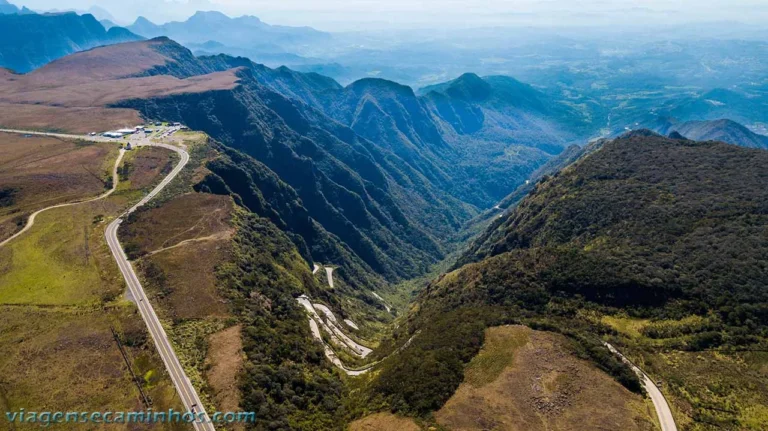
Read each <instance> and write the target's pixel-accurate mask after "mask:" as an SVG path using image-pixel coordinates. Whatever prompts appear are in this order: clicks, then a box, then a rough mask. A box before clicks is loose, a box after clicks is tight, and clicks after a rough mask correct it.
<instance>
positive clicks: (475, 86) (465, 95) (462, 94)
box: [445, 73, 493, 101]
mask: <svg viewBox="0 0 768 431" xmlns="http://www.w3.org/2000/svg"><path fill="white" fill-rule="evenodd" d="M492 92H493V89H492V88H491V85H490V84H488V83H487V82H486V81H485V80H483V78H481V77H479V76H477V75H476V74H474V73H465V74H463V75H461V76H460V77H458V78H456V79H454V80H453V81H452V82H451V83H450V85H449V86H448V88H446V89H445V94H447V95H449V96H451V97H454V98H456V99H461V100H466V101H483V100H486V99H488V98H489V97H490V96H491V93H492Z"/></svg>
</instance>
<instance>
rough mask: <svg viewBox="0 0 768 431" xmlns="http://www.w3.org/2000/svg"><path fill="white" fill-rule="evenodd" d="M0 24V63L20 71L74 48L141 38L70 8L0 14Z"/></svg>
mask: <svg viewBox="0 0 768 431" xmlns="http://www.w3.org/2000/svg"><path fill="white" fill-rule="evenodd" d="M0 6H1V5H0ZM0 28H2V29H3V31H2V32H0V67H5V68H8V69H11V70H14V71H16V72H20V73H24V72H28V71H30V70H32V69H35V68H38V67H40V66H42V65H44V64H47V63H49V62H51V61H53V60H56V59H57V58H60V57H64V56H66V55H68V54H72V53H74V52H78V51H83V50H86V49H90V48H93V47H96V46H100V45H111V44H115V43H120V42H126V41H132V40H139V39H141V38H140V37H139V36H137V35H135V34H133V33H131V32H130V31H128V30H126V29H124V28H121V27H112V28H110V29H109V30H105V29H104V27H103V26H102V25H101V24H100V23H99V22H98V21H97V20H96V18H94V17H93V16H92V15H87V14H86V15H77V14H75V13H71V12H70V13H62V14H45V15H39V14H5V15H3V14H0Z"/></svg>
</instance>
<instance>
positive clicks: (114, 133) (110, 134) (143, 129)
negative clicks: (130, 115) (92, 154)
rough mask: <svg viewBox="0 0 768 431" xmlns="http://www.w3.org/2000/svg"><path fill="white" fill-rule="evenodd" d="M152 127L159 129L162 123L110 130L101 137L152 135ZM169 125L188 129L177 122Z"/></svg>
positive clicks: (94, 133)
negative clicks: (135, 134)
mask: <svg viewBox="0 0 768 431" xmlns="http://www.w3.org/2000/svg"><path fill="white" fill-rule="evenodd" d="M152 125H155V126H158V127H160V126H162V125H163V123H161V122H159V121H157V122H154V123H149V124H148V125H147V126H136V127H134V128H132V129H130V128H125V129H118V130H110V131H109V132H104V133H102V134H101V136H104V137H106V138H114V139H120V138H122V137H124V136H127V135H132V134H134V133H139V132H144V133H152V132H153V130H152V129H150V127H152ZM170 125H172V126H173V127H177V128H178V129H179V130H188V129H189V128H188V127H187V126H184V125H182V124H181V123H178V122H176V123H170ZM89 135H90V136H96V135H97V133H96V132H91V133H89Z"/></svg>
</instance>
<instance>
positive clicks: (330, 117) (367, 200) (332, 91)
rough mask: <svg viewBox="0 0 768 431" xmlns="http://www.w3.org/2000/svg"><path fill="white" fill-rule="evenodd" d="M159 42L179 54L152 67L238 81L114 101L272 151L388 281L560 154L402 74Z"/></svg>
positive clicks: (333, 229)
mask: <svg viewBox="0 0 768 431" xmlns="http://www.w3.org/2000/svg"><path fill="white" fill-rule="evenodd" d="M161 40H162V39H161ZM153 49H155V50H156V51H158V52H162V53H163V55H164V56H166V57H167V58H169V59H170V60H169V62H168V63H167V64H166V65H163V66H158V67H154V68H152V69H149V70H147V71H146V72H144V73H143V75H154V74H157V75H164V74H172V75H173V76H176V77H179V78H185V77H194V76H196V75H199V74H203V73H215V72H221V71H225V70H236V75H237V77H238V85H237V86H236V87H235V88H233V89H232V90H226V91H211V92H198V93H194V94H187V95H172V96H169V97H154V98H153V97H150V98H142V99H137V100H131V101H124V102H120V103H117V104H114V105H113V106H115V107H120V108H131V109H137V110H139V111H140V112H141V113H142V115H143V116H144V117H146V118H150V119H169V120H175V121H181V122H183V123H184V124H187V125H189V126H190V127H192V128H193V129H198V130H202V131H205V132H206V133H208V134H209V135H210V136H212V137H213V138H215V139H217V140H218V141H220V142H222V143H224V144H225V145H227V146H229V147H231V148H234V149H237V150H239V151H242V152H243V153H245V154H248V155H249V156H251V157H253V158H255V159H256V160H258V161H259V162H261V163H263V164H264V166H266V167H267V168H268V169H269V170H271V171H273V172H274V173H275V174H276V175H277V177H279V178H280V180H281V181H283V182H284V183H285V184H287V185H288V186H290V188H291V189H293V190H294V191H295V192H296V195H297V196H298V198H300V200H301V205H302V206H304V207H305V208H306V210H307V211H308V213H309V214H310V215H311V217H312V218H313V219H314V220H315V221H316V222H318V223H319V224H320V225H321V226H322V227H323V229H324V230H325V231H327V232H328V233H330V234H331V235H333V236H334V237H337V238H338V239H339V240H341V241H342V242H343V243H344V244H345V246H346V247H348V248H349V249H350V250H351V251H352V252H353V253H354V255H356V256H357V258H359V259H360V260H361V261H362V262H364V266H367V267H368V268H370V269H372V270H373V271H374V272H375V273H376V274H379V275H381V276H383V277H385V278H386V279H388V280H389V281H394V280H397V279H403V278H408V277H412V276H415V275H418V274H422V273H423V272H424V271H425V270H426V269H427V268H428V266H429V265H430V264H431V263H434V262H437V261H438V260H440V259H441V258H442V257H443V256H444V255H445V252H446V251H447V250H446V249H445V244H444V241H443V239H444V238H446V237H447V236H449V235H451V234H452V233H455V232H457V231H458V230H459V229H460V228H461V226H462V224H463V223H464V222H465V221H466V220H468V219H469V218H471V217H472V216H473V215H475V214H476V213H477V208H478V207H484V206H487V205H490V204H492V203H493V202H495V201H496V200H498V199H499V198H501V197H503V196H504V195H506V194H507V193H509V192H510V191H511V190H513V189H514V188H515V187H516V186H518V185H519V184H521V183H523V182H524V180H525V179H526V178H527V176H528V175H529V174H530V173H531V172H533V171H534V170H535V169H536V168H537V167H539V166H540V165H541V164H543V163H544V162H545V161H546V160H547V159H548V158H550V157H552V154H550V153H547V152H546V151H543V150H541V149H538V148H532V147H528V146H526V145H524V144H520V145H518V144H516V143H515V140H514V139H513V138H504V139H500V140H496V141H493V142H491V141H483V140H478V139H475V138H474V137H465V136H461V135H459V134H457V133H456V131H455V130H453V129H452V128H450V127H448V126H446V124H445V122H444V121H443V120H442V119H441V118H440V117H438V116H436V115H435V114H434V113H433V112H431V111H430V109H429V107H428V106H427V103H426V102H425V101H424V99H422V98H419V97H417V96H416V95H415V94H414V92H413V91H412V90H411V89H410V88H409V87H405V86H400V85H398V84H396V83H393V82H389V81H382V80H362V81H358V82H356V83H353V84H351V85H350V86H348V87H345V88H342V87H341V86H339V85H338V84H337V83H335V81H333V80H331V79H328V78H325V77H322V76H320V75H317V74H302V73H297V72H294V71H290V70H289V69H286V68H279V69H269V68H266V67H264V66H261V65H256V64H254V63H252V62H250V61H248V60H247V59H244V58H233V57H228V56H225V55H219V56H213V57H201V58H195V57H193V56H192V55H191V54H190V53H189V51H188V50H186V49H185V48H182V47H181V46H179V45H177V44H175V43H173V42H172V41H169V40H167V39H164V41H163V42H162V43H160V44H158V45H154V46H153ZM462 103H463V102H462ZM499 115H501V114H499ZM555 147H556V148H559V147H557V146H555ZM553 151H554V150H553ZM229 186H230V187H236V186H234V185H232V184H229ZM286 226H287V227H286V229H289V230H293V231H294V233H296V234H297V235H298V236H301V237H302V238H303V241H304V242H305V243H306V246H307V247H308V254H309V255H311V256H312V258H313V259H315V260H318V261H325V262H326V263H327V261H333V260H334V259H338V258H339V257H338V256H336V255H333V254H329V253H328V252H327V251H326V252H322V253H321V252H319V250H320V249H321V248H322V247H321V246H319V245H318V239H317V237H316V236H314V235H313V234H309V233H308V232H309V231H310V230H311V229H309V228H300V227H298V226H297V225H296V224H293V223H288V224H286ZM295 238H296V237H295ZM298 245H299V246H300V247H299V248H300V249H302V248H303V247H304V245H302V244H298ZM336 254H338V253H336ZM336 264H341V265H342V266H344V264H342V263H336ZM355 266H357V264H356V265H355ZM345 273H346V275H345ZM340 276H341V277H351V276H352V274H351V273H350V271H345V272H342V273H341V274H340Z"/></svg>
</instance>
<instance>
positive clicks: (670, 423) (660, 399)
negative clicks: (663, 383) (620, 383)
mask: <svg viewBox="0 0 768 431" xmlns="http://www.w3.org/2000/svg"><path fill="white" fill-rule="evenodd" d="M603 344H605V347H607V348H608V350H610V351H611V352H613V354H614V355H616V356H618V357H619V358H621V360H622V361H624V363H626V364H627V365H629V366H630V367H632V371H634V372H635V373H637V375H638V376H639V377H640V381H641V382H642V383H643V387H644V388H645V391H646V392H648V396H650V397H651V401H653V407H654V408H655V409H656V415H657V416H658V417H659V422H660V423H661V431H677V425H675V419H674V418H673V417H672V410H671V409H670V408H669V404H667V399H666V398H664V394H662V393H661V391H660V390H659V388H658V387H657V386H656V384H655V383H654V382H653V380H651V378H650V377H648V375H647V374H645V372H643V370H641V369H640V368H638V367H637V366H636V365H635V364H633V363H632V362H631V361H630V360H629V359H627V358H626V357H625V356H624V355H622V354H621V353H620V352H619V351H618V350H616V348H615V347H613V346H612V345H611V344H609V343H603Z"/></svg>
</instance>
